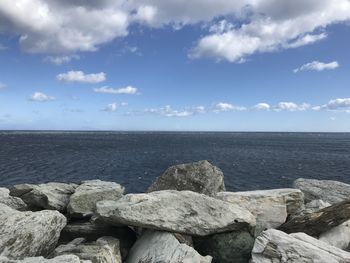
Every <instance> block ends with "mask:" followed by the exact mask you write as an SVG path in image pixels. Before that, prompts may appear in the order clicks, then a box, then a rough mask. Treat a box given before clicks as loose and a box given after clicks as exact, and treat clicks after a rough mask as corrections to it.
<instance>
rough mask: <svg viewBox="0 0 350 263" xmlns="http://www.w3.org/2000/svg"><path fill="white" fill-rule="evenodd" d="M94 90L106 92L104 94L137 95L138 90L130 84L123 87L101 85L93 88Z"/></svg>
mask: <svg viewBox="0 0 350 263" xmlns="http://www.w3.org/2000/svg"><path fill="white" fill-rule="evenodd" d="M94 91H95V92H97V93H106V94H116V95H118V94H128V95H137V94H138V90H137V88H134V87H132V86H127V87H125V88H117V89H116V88H110V87H107V86H104V87H101V88H95V89H94Z"/></svg>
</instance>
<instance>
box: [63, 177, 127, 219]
mask: <svg viewBox="0 0 350 263" xmlns="http://www.w3.org/2000/svg"><path fill="white" fill-rule="evenodd" d="M123 193H124V187H122V186H121V185H120V184H117V183H114V182H105V181H101V180H90V181H83V182H82V184H81V185H79V186H78V187H77V189H76V190H75V193H74V194H73V195H72V196H71V197H70V201H69V204H68V212H69V213H70V214H71V215H72V216H74V217H87V216H91V215H93V213H94V212H95V208H96V203H97V202H98V201H102V200H118V199H119V198H120V197H122V195H123Z"/></svg>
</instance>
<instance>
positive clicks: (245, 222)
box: [96, 190, 256, 236]
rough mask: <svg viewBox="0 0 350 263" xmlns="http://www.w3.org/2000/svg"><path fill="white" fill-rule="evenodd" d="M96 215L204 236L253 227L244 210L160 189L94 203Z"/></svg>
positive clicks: (249, 217)
mask: <svg viewBox="0 0 350 263" xmlns="http://www.w3.org/2000/svg"><path fill="white" fill-rule="evenodd" d="M96 207H97V210H96V211H97V214H98V215H99V216H100V217H101V218H102V219H103V220H105V221H107V222H109V223H112V224H116V225H118V224H124V225H130V226H139V227H144V228H151V229H157V230H164V231H169V232H177V233H183V234H187V235H198V236H205V235H210V234H215V233H220V232H225V231H230V230H237V229H241V228H242V227H249V226H255V223H256V221H255V217H254V216H253V215H252V214H251V213H250V212H249V211H247V210H246V209H244V208H242V207H240V206H238V205H236V204H231V203H229V202H224V201H221V200H218V199H215V198H212V197H209V196H206V195H204V194H198V193H195V192H191V191H174V190H164V191H157V192H151V193H148V194H128V195H125V196H124V197H122V198H121V199H119V200H118V201H101V202H98V203H97V206H96Z"/></svg>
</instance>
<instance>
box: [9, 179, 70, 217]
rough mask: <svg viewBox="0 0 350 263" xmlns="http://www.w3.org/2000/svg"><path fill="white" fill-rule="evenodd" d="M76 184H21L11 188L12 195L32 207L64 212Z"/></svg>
mask: <svg viewBox="0 0 350 263" xmlns="http://www.w3.org/2000/svg"><path fill="white" fill-rule="evenodd" d="M75 188H76V185H75V184H64V183H47V184H38V185H34V184H19V185H15V186H13V188H11V189H10V195H12V196H16V197H20V198H21V199H22V200H23V201H24V202H25V203H26V204H27V205H28V206H29V207H31V209H33V210H41V209H50V210H58V211H60V212H64V211H65V210H66V208H67V205H68V202H69V197H70V195H71V194H73V193H74V190H75Z"/></svg>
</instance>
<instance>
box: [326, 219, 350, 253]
mask: <svg viewBox="0 0 350 263" xmlns="http://www.w3.org/2000/svg"><path fill="white" fill-rule="evenodd" d="M319 240H321V241H323V242H326V243H328V244H330V245H332V246H335V247H337V248H340V249H343V250H349V245H350V221H349V220H348V221H346V222H345V223H343V224H341V225H339V226H336V227H334V228H332V229H330V230H328V231H327V232H325V233H322V234H321V235H320V237H319Z"/></svg>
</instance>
